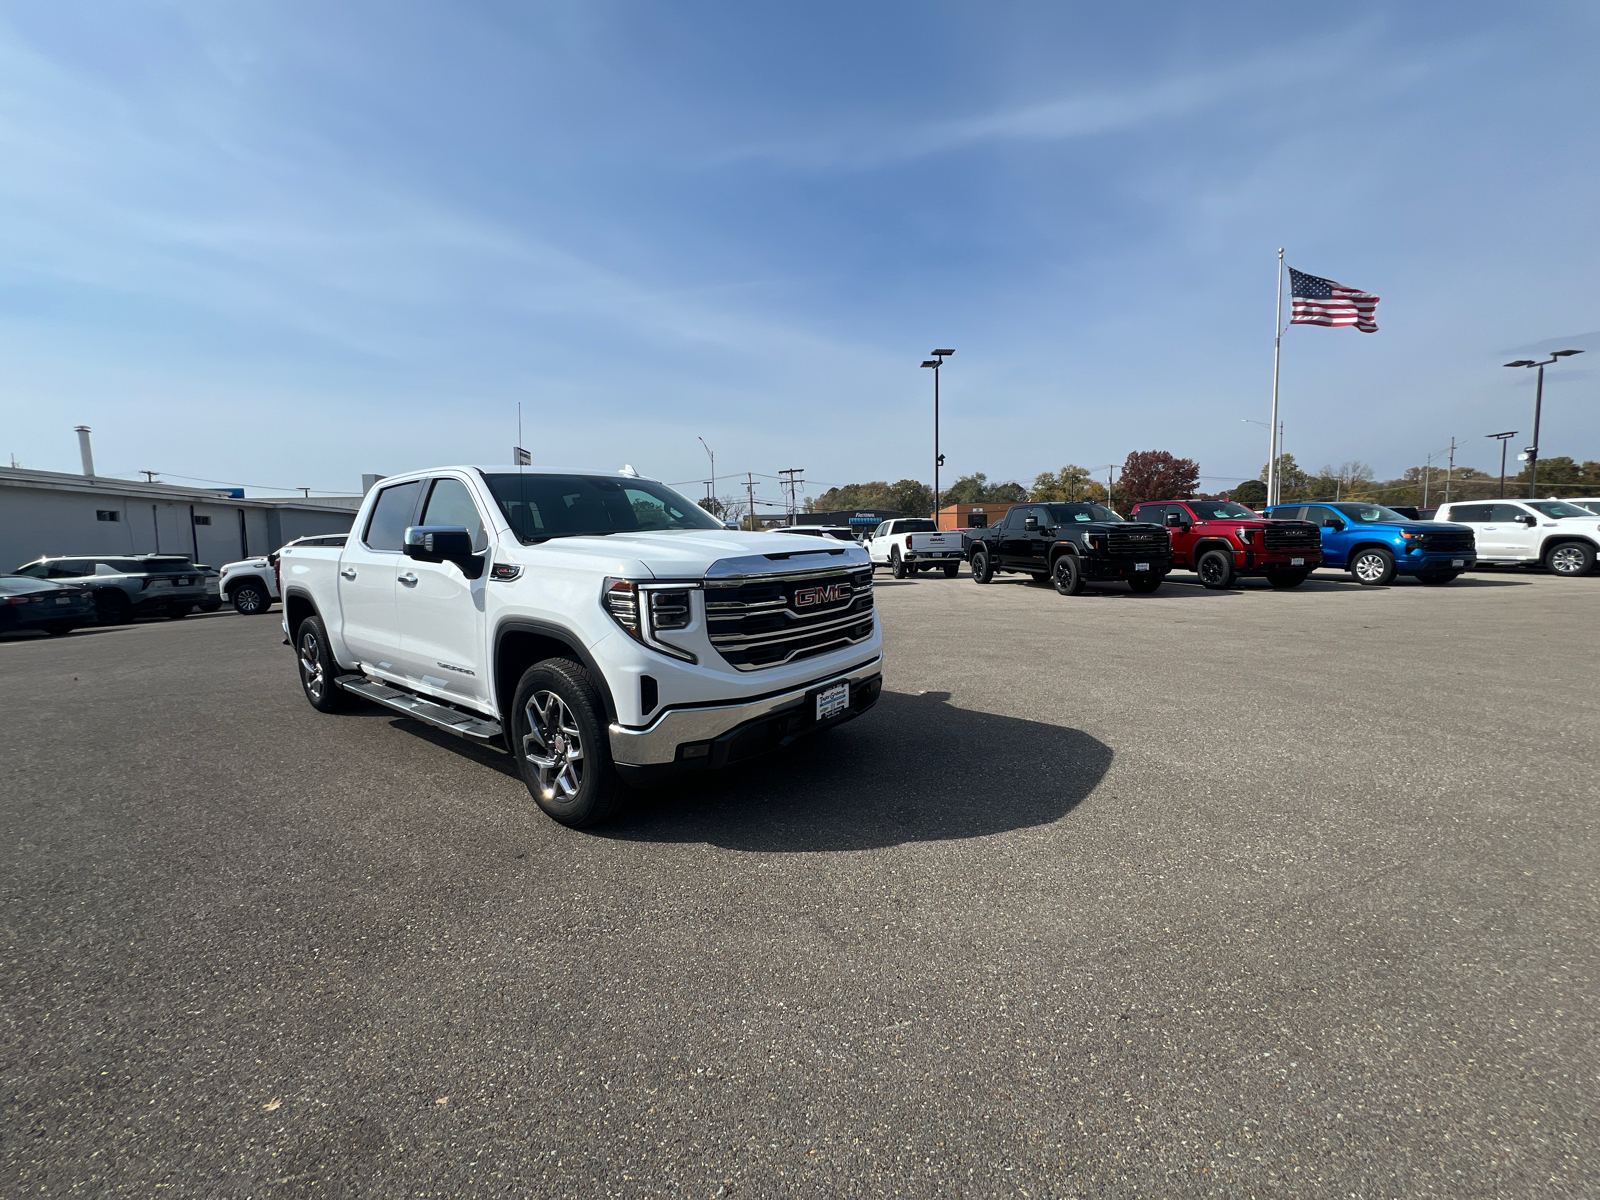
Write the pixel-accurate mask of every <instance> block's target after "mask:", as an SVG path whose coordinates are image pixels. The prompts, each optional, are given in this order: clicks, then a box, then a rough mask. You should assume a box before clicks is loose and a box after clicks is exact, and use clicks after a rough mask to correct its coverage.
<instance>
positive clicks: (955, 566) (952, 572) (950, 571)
mask: <svg viewBox="0 0 1600 1200" xmlns="http://www.w3.org/2000/svg"><path fill="white" fill-rule="evenodd" d="M960 569H961V564H960V563H950V564H949V565H948V566H946V567H945V569H944V577H945V578H946V579H954V578H955V577H956V572H957V571H959V570H960Z"/></svg>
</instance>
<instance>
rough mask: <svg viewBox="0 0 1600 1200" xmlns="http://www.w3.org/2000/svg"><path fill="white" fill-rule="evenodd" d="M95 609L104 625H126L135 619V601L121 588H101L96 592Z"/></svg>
mask: <svg viewBox="0 0 1600 1200" xmlns="http://www.w3.org/2000/svg"><path fill="white" fill-rule="evenodd" d="M94 609H95V612H96V613H98V614H99V617H100V621H101V624H104V625H126V624H128V622H130V621H132V620H133V601H132V600H129V599H128V594H127V593H126V592H124V591H123V590H122V589H121V588H101V589H100V590H99V591H98V592H96V593H95V594H94Z"/></svg>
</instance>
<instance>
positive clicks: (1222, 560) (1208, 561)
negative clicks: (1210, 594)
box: [1194, 550, 1233, 591]
mask: <svg viewBox="0 0 1600 1200" xmlns="http://www.w3.org/2000/svg"><path fill="white" fill-rule="evenodd" d="M1194 573H1195V574H1196V575H1198V576H1200V584H1201V586H1202V587H1208V588H1210V589H1211V590H1212V591H1220V590H1221V589H1223V588H1225V587H1229V586H1231V585H1232V584H1233V555H1232V554H1231V553H1229V552H1228V551H1226V550H1207V551H1206V552H1205V553H1204V554H1202V555H1201V556H1200V561H1199V562H1197V563H1195V565H1194Z"/></svg>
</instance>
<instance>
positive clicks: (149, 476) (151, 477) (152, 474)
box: [139, 471, 161, 483]
mask: <svg viewBox="0 0 1600 1200" xmlns="http://www.w3.org/2000/svg"><path fill="white" fill-rule="evenodd" d="M139 474H141V475H143V476H144V481H145V482H146V483H154V482H155V481H156V476H157V475H159V474H161V472H160V471H140V472H139Z"/></svg>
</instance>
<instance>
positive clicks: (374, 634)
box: [339, 479, 422, 675]
mask: <svg viewBox="0 0 1600 1200" xmlns="http://www.w3.org/2000/svg"><path fill="white" fill-rule="evenodd" d="M421 493H422V482H421V481H420V480H415V479H413V480H412V481H411V482H409V483H397V484H394V485H392V486H390V487H386V488H383V489H382V490H381V491H379V493H378V498H377V500H376V501H375V502H374V503H373V506H372V510H371V512H370V513H369V515H368V516H367V523H366V525H365V527H363V528H362V530H361V531H360V535H359V536H356V535H355V534H354V533H352V535H351V536H350V538H349V539H348V540H347V541H346V542H345V547H344V553H343V554H341V555H340V556H339V616H340V621H341V622H342V624H343V628H344V641H345V645H346V646H348V647H349V649H350V652H351V653H352V654H354V655H355V656H356V658H357V659H359V660H360V662H361V664H362V665H363V666H365V667H370V668H371V669H372V670H373V671H374V672H375V673H377V674H380V675H394V674H398V667H397V666H396V664H395V660H396V659H397V658H398V657H399V650H400V633H399V629H398V628H397V627H396V625H395V609H394V599H395V596H394V593H395V587H396V584H395V576H396V575H398V574H399V573H400V564H401V563H403V562H404V561H405V559H404V558H403V557H402V556H401V554H400V547H401V545H403V544H404V542H405V535H406V526H407V525H410V524H412V520H411V518H412V516H413V515H414V514H415V513H416V509H417V498H418V496H420V495H421Z"/></svg>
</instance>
